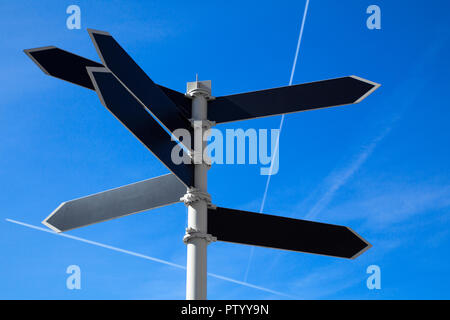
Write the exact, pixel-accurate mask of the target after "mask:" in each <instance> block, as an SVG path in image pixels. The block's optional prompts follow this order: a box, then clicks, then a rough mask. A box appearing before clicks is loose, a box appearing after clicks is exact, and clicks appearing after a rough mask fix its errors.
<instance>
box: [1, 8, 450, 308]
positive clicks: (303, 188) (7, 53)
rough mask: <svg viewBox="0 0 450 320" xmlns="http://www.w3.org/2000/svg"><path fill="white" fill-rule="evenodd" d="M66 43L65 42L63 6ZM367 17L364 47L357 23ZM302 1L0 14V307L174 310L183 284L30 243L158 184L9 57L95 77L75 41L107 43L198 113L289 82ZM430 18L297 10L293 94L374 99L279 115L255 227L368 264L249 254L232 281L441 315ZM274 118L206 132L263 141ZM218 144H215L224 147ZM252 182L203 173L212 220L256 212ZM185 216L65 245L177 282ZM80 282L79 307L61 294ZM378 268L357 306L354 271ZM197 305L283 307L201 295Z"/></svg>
mask: <svg viewBox="0 0 450 320" xmlns="http://www.w3.org/2000/svg"><path fill="white" fill-rule="evenodd" d="M71 4H77V5H79V6H80V8H81V16H82V26H81V27H82V28H81V30H68V29H67V28H66V18H67V16H68V15H67V14H66V13H65V11H66V8H67V6H69V5H71ZM371 4H377V5H378V6H380V8H381V14H382V22H381V23H382V25H381V26H382V29H381V30H368V29H367V27H366V19H367V17H368V15H367V14H366V8H367V7H368V6H369V5H371ZM304 6H305V2H304V1H301V0H299V1H277V2H276V4H275V3H274V2H273V1H258V3H257V4H256V2H250V1H249V2H244V3H243V2H242V1H220V2H216V1H214V2H213V1H196V2H194V3H192V2H186V1H172V2H170V3H168V2H167V1H146V2H145V3H144V2H140V1H95V2H92V1H74V2H66V1H40V2H36V1H23V0H18V1H14V2H8V3H6V2H2V4H0V11H1V12H2V16H1V19H0V33H1V37H0V44H1V48H2V50H1V53H0V58H1V59H0V67H1V70H2V72H1V73H0V83H1V86H0V95H1V97H2V104H1V106H0V128H1V129H0V130H1V135H0V136H1V143H0V155H1V156H0V191H1V192H0V203H1V207H0V208H1V211H0V212H1V217H2V219H1V221H0V261H1V262H0V298H2V299H12V298H14V299H15V298H18V299H183V298H184V294H185V289H184V287H185V272H184V270H181V269H177V268H174V267H169V266H166V265H164V264H159V263H156V262H152V261H148V260H145V259H141V258H138V257H135V256H130V255H127V254H124V253H120V252H116V251H112V250H108V249H105V248H100V247H97V246H93V245H90V244H87V243H82V242H80V241H76V240H73V239H67V238H63V237H58V236H55V235H52V234H49V233H46V232H42V231H38V230H34V229H31V228H27V227H24V226H21V225H17V224H14V223H11V222H8V221H6V220H5V219H13V220H17V221H20V222H24V223H28V224H31V225H35V226H42V225H41V224H40V222H41V221H42V220H43V219H44V218H45V217H46V216H47V215H48V214H49V213H50V212H52V211H53V210H54V209H55V208H56V207H57V206H58V205H59V204H60V203H61V202H63V201H66V200H70V199H74V198H78V197H81V196H84V195H88V194H91V193H96V192H99V191H103V190H106V189H110V188H114V187H118V186H121V185H124V184H128V183H132V182H135V181H139V180H143V179H148V178H151V177H155V176H158V175H161V174H164V173H166V172H167V169H165V167H164V166H163V165H161V164H160V163H159V162H158V160H157V159H156V158H154V157H153V156H152V155H151V154H150V153H149V152H148V151H147V150H146V149H145V147H143V146H142V145H141V144H140V143H139V142H138V141H137V140H136V139H135V138H134V137H133V136H132V135H131V134H130V133H129V132H128V131H127V130H126V129H125V128H124V127H123V126H122V125H121V124H120V123H119V122H118V121H116V119H114V117H112V116H111V115H110V114H109V113H108V111H107V110H106V109H104V107H103V106H102V105H101V104H100V103H99V100H98V98H97V96H96V95H95V93H93V92H92V91H90V90H85V89H83V88H81V87H77V86H74V85H71V84H69V83H66V82H63V81H60V80H58V79H54V78H51V77H48V76H45V75H44V74H43V73H42V72H41V71H40V70H39V69H38V68H37V67H36V66H35V65H34V64H33V63H32V61H31V60H29V59H28V58H27V57H26V55H25V54H24V53H23V52H22V50H23V49H27V48H33V47H39V46H47V45H55V46H58V47H61V48H63V49H66V50H68V51H72V52H75V53H77V54H80V55H82V56H85V57H87V58H90V59H93V60H96V61H99V59H98V57H97V56H96V52H95V49H94V46H93V45H92V43H91V41H90V39H89V36H88V34H87V32H86V28H94V29H99V30H105V31H109V32H110V33H111V34H112V35H113V36H114V37H115V38H116V39H117V40H118V41H119V42H120V43H121V44H122V46H123V47H124V48H125V49H126V50H127V51H128V52H129V53H130V54H131V56H132V57H133V58H134V59H135V60H136V61H137V62H138V63H139V64H140V66H141V67H142V68H143V69H144V70H145V71H146V72H147V73H148V74H149V76H150V77H151V78H152V79H153V80H154V81H155V82H157V83H160V84H163V85H165V86H167V87H170V88H173V89H176V90H179V91H182V92H184V90H185V85H186V82H187V81H192V80H194V78H195V73H198V74H199V76H200V79H201V80H205V79H208V80H209V79H210V80H212V85H213V95H216V96H220V95H225V94H231V93H238V92H245V91H252V90H257V89H265V88H271V87H276V86H284V85H287V84H288V82H289V76H290V72H291V68H292V62H293V58H294V54H295V48H296V45H297V39H298V33H299V29H300V23H301V18H302V15H303V10H304ZM449 9H450V5H449V4H448V2H446V1H433V2H423V1H420V2H419V1H386V0H377V1H361V0H352V1H346V2H345V4H342V2H337V1H331V0H327V1H318V0H311V1H310V5H309V10H308V15H307V19H306V23H305V29H304V34H303V39H302V44H301V50H300V54H299V60H298V63H297V68H296V72H295V76H294V81H293V83H294V84H298V83H302V82H309V81H315V80H322V79H328V78H334V77H339V76H346V75H353V74H354V75H357V76H360V77H363V78H366V79H370V80H372V81H375V82H377V83H381V84H382V87H381V88H380V89H378V90H377V91H376V92H375V93H374V94H373V95H372V96H370V97H369V98H368V99H366V100H365V101H363V102H362V103H361V104H358V105H354V106H346V107H338V108H331V109H323V110H317V111H310V112H304V113H298V114H292V115H288V116H286V118H285V125H284V128H283V131H282V133H281V140H280V169H279V172H278V173H277V174H276V175H274V176H272V179H271V184H270V188H269V193H268V196H267V200H266V204H265V209H264V212H265V213H270V214H276V215H282V216H289V217H294V218H300V219H301V218H307V219H311V220H316V221H321V222H328V223H334V224H340V225H346V226H349V227H351V228H352V229H353V230H355V231H357V232H358V233H360V234H361V235H362V236H363V237H365V238H366V239H367V240H368V241H369V242H371V244H372V245H373V248H371V249H370V250H369V251H367V252H366V253H365V254H363V255H362V256H360V257H359V258H358V259H356V260H354V261H349V260H340V259H337V258H331V257H323V256H315V255H308V254H302V253H294V252H286V251H277V250H272V249H267V248H255V249H254V252H253V258H252V261H251V263H250V266H249V272H248V278H247V281H248V282H249V283H251V284H254V285H257V286H261V287H264V288H268V289H271V290H275V291H278V292H281V293H285V294H287V295H289V297H293V298H297V299H439V298H446V299H448V298H450V296H449V293H448V287H449V285H450V280H448V277H447V273H448V270H449V268H450V258H449V255H448V252H449V251H450V234H449V227H450V170H449V163H450V151H449V141H450V130H449V127H448V119H449V117H450V110H449V108H448V101H450V93H449V92H450V91H449V90H448V87H449V80H448V71H449V60H448V52H449V50H450V37H449V30H450V28H449V27H450V26H449V24H450V22H449V21H448V10H449ZM279 121H280V118H279V117H271V118H265V119H257V120H251V121H246V122H239V123H235V124H232V123H231V124H227V125H221V126H218V127H217V128H220V129H221V130H225V129H226V128H237V127H239V128H244V129H245V128H255V129H259V128H268V129H271V128H277V127H278V125H279ZM224 132H225V131H224ZM259 168H260V167H259V166H257V165H216V166H215V167H213V168H212V169H211V170H210V172H209V191H210V193H211V195H212V199H213V203H215V204H216V205H220V206H224V207H231V208H237V209H243V210H252V211H258V210H259V207H260V204H261V201H262V197H263V193H264V187H265V183H266V177H265V176H261V175H260V174H259ZM185 219H186V209H185V207H184V205H182V204H177V205H173V206H170V207H165V208H160V209H156V210H154V211H150V212H146V213H140V214H136V215H132V216H128V217H125V218H121V219H117V220H113V221H109V222H105V223H101V224H97V225H92V226H89V227H86V228H82V229H78V230H74V231H71V232H69V234H71V235H74V236H77V237H82V238H85V239H89V240H92V241H97V242H100V243H104V244H108V245H111V246H116V247H119V248H123V249H126V250H131V251H134V252H138V253H141V254H144V255H148V256H151V257H156V258H159V259H163V260H167V261H171V262H173V263H176V264H179V265H184V264H185V261H186V248H185V245H184V244H183V242H182V237H183V234H184V228H185ZM250 252H251V248H250V247H248V246H242V245H234V244H228V243H214V244H212V245H210V246H209V250H208V255H209V256H208V259H209V260H208V268H209V271H210V272H212V273H215V274H218V275H221V276H225V277H229V278H232V279H236V280H239V281H243V280H244V277H245V272H246V268H247V266H248V264H249V256H250ZM72 264H75V265H78V266H80V268H81V272H82V289H81V290H68V289H67V288H66V278H67V276H68V275H67V274H66V268H67V267H68V266H69V265H72ZM373 264H375V265H378V266H380V268H381V285H382V288H381V290H368V289H367V287H366V279H367V277H368V275H367V274H366V268H367V267H368V266H370V265H373ZM208 281H209V282H208V296H209V298H210V299H285V298H286V296H282V295H277V294H274V293H269V292H267V291H263V290H259V289H255V288H250V287H247V286H243V285H239V284H236V283H232V282H229V281H224V280H220V279H216V278H213V277H210V278H209V279H208Z"/></svg>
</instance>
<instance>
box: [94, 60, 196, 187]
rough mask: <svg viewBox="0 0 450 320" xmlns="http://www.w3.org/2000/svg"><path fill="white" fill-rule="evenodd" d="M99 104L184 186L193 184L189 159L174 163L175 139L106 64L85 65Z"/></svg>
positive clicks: (192, 172) (192, 173) (191, 166)
mask: <svg viewBox="0 0 450 320" xmlns="http://www.w3.org/2000/svg"><path fill="white" fill-rule="evenodd" d="M87 70H88V73H89V75H90V77H91V81H92V83H93V84H94V87H95V89H96V91H97V94H98V96H99V98H100V101H101V102H102V104H103V105H104V106H105V107H106V108H107V109H108V110H109V111H110V112H111V113H112V114H113V115H114V116H115V117H116V118H117V119H118V120H119V121H120V122H121V123H122V124H123V125H124V126H125V127H126V128H127V129H128V130H130V132H131V133H133V134H134V136H135V137H136V138H137V139H138V140H139V141H141V142H142V144H144V145H145V146H146V147H147V148H148V149H149V150H150V151H151V152H152V153H153V154H154V155H155V156H156V157H157V158H158V159H159V160H160V161H161V162H162V163H163V164H164V165H165V166H166V167H167V168H168V169H169V170H171V171H172V172H173V173H174V174H175V175H176V176H177V177H178V178H179V179H180V180H181V181H182V182H183V183H184V184H185V185H186V186H187V187H192V186H193V185H194V169H193V165H192V164H191V163H189V164H184V163H183V162H182V163H181V164H175V163H174V162H173V161H172V158H171V152H172V149H173V148H174V147H175V146H176V144H177V143H176V142H175V141H172V140H171V137H170V135H169V134H168V133H167V132H166V131H165V130H164V129H163V128H162V127H161V126H160V125H159V123H158V122H157V121H156V120H155V119H153V117H152V116H151V115H150V114H149V113H148V112H147V111H146V110H145V109H144V107H142V105H141V104H140V103H139V102H138V101H137V100H136V99H135V98H134V97H133V96H132V95H131V94H130V93H129V92H128V90H127V89H126V88H125V87H123V86H122V84H121V83H120V82H119V81H118V80H117V79H116V77H115V76H114V75H113V74H111V73H110V72H109V71H108V70H107V69H106V68H87Z"/></svg>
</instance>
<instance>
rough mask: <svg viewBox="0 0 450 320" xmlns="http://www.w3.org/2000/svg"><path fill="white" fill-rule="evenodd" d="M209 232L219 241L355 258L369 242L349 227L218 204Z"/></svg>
mask: <svg viewBox="0 0 450 320" xmlns="http://www.w3.org/2000/svg"><path fill="white" fill-rule="evenodd" d="M208 233H210V234H211V235H213V236H214V237H216V238H217V240H219V241H226V242H234V243H240V244H248V245H254V246H262V247H269V248H276V249H285V250H292V251H300V252H307V253H315V254H321V255H327V256H333V257H340V258H348V259H354V258H356V257H357V256H359V255H360V254H362V253H363V252H364V251H366V250H368V249H369V248H370V247H371V245H370V244H369V243H368V242H367V241H366V240H364V239H363V238H361V237H360V236H359V235H358V234H357V233H355V232H354V231H353V230H351V229H350V228H348V227H344V226H338V225H333V224H326V223H320V222H312V221H306V220H298V219H292V218H285V217H279V216H273V215H268V214H261V213H254V212H248V211H241V210H234V209H226V208H220V207H217V208H216V209H208Z"/></svg>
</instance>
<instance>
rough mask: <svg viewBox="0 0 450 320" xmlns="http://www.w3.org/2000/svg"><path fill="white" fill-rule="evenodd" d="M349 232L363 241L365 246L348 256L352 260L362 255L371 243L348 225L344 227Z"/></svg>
mask: <svg viewBox="0 0 450 320" xmlns="http://www.w3.org/2000/svg"><path fill="white" fill-rule="evenodd" d="M346 228H347V229H348V230H349V231H350V232H352V233H353V234H354V235H355V236H357V237H358V238H359V239H360V240H361V241H362V242H364V243H365V244H366V246H365V247H364V248H363V249H362V250H360V251H358V252H357V253H355V254H354V255H353V256H352V257H350V259H351V260H354V259H356V258H358V257H359V256H360V255H362V254H363V253H364V252H366V251H367V250H369V249H370V248H372V245H371V244H370V243H369V242H368V241H367V240H366V239H364V238H363V237H361V236H360V235H359V234H358V233H356V232H355V231H353V229H352V228H350V227H346Z"/></svg>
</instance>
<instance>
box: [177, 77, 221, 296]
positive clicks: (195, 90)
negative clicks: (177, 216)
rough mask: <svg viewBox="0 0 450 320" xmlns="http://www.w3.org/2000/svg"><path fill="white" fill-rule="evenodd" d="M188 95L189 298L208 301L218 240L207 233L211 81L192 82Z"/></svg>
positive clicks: (187, 271)
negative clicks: (210, 255) (213, 245)
mask: <svg viewBox="0 0 450 320" xmlns="http://www.w3.org/2000/svg"><path fill="white" fill-rule="evenodd" d="M187 95H188V96H190V97H192V119H191V123H192V125H193V127H194V148H193V150H194V151H193V155H192V158H193V162H194V171H195V172H194V185H195V188H190V189H188V190H187V193H186V195H185V196H184V197H183V200H184V202H185V204H186V205H187V207H188V227H187V229H186V235H185V236H184V239H183V240H184V242H185V243H186V245H187V270H186V299H187V300H205V299H206V296H207V293H206V288H207V285H206V277H207V246H208V243H209V242H211V241H213V240H214V239H213V238H212V237H211V236H210V235H208V234H207V210H208V205H209V204H210V203H211V198H210V196H209V194H208V193H207V190H208V186H207V182H208V176H207V175H208V169H209V165H208V164H207V163H205V159H203V151H204V150H205V148H206V141H204V139H203V134H204V131H205V129H208V128H209V127H210V126H211V123H210V122H209V121H208V120H207V103H208V102H207V100H208V99H209V98H210V97H211V84H210V81H195V82H189V83H188V85H187Z"/></svg>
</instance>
